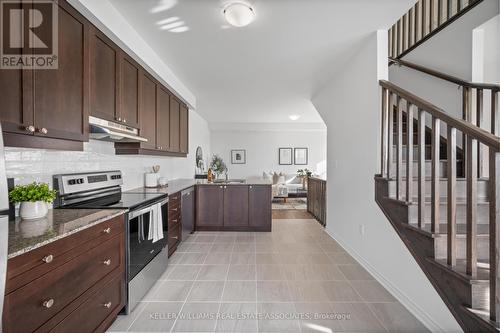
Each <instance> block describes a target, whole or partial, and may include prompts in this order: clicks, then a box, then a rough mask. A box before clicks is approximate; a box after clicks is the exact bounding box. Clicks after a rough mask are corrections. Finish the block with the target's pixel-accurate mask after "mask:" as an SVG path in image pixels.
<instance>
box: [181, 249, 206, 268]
mask: <svg viewBox="0 0 500 333" xmlns="http://www.w3.org/2000/svg"><path fill="white" fill-rule="evenodd" d="M206 256H207V254H206V253H191V252H186V253H183V254H182V257H181V258H180V259H179V261H178V263H177V264H179V265H201V264H203V262H204V261H205V258H206Z"/></svg>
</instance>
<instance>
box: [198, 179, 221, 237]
mask: <svg viewBox="0 0 500 333" xmlns="http://www.w3.org/2000/svg"><path fill="white" fill-rule="evenodd" d="M196 225H197V226H200V227H222V226H223V225H224V188H223V186H217V185H198V186H197V187H196Z"/></svg>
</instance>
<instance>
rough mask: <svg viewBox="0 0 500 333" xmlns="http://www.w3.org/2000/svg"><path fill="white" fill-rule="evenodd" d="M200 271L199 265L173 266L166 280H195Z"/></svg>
mask: <svg viewBox="0 0 500 333" xmlns="http://www.w3.org/2000/svg"><path fill="white" fill-rule="evenodd" d="M199 270H200V265H175V266H174V268H173V269H172V271H171V272H170V274H169V275H168V276H167V280H183V281H186V280H195V279H196V276H197V275H198V271H199Z"/></svg>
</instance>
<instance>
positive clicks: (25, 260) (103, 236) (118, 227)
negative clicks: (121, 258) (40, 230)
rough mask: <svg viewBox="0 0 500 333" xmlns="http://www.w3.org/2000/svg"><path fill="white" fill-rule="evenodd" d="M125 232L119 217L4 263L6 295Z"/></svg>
mask: <svg viewBox="0 0 500 333" xmlns="http://www.w3.org/2000/svg"><path fill="white" fill-rule="evenodd" d="M124 231H125V222H124V216H123V215H120V216H117V217H115V218H112V219H110V220H108V221H105V222H103V223H99V224H97V225H95V226H93V227H91V228H88V229H85V230H82V231H80V232H77V233H75V234H74V235H71V236H68V237H65V238H62V239H60V240H57V241H55V242H53V243H50V244H47V245H45V246H42V247H40V248H38V249H35V250H33V251H30V252H28V253H26V254H23V255H20V256H17V257H14V258H12V259H9V261H8V262H7V285H6V293H10V292H12V291H14V290H16V289H18V288H19V287H22V286H24V285H26V284H27V283H29V282H31V281H33V280H35V279H37V278H39V277H40V276H42V275H43V274H46V273H47V272H50V271H52V270H54V269H56V268H57V267H59V266H61V265H63V264H65V263H66V262H68V261H69V260H71V259H74V258H76V257H78V256H79V255H81V254H83V253H86V252H88V251H89V250H90V249H92V248H94V247H96V246H97V245H99V244H101V243H102V242H105V241H107V240H109V239H111V238H113V237H115V236H116V235H118V234H123V233H124Z"/></svg>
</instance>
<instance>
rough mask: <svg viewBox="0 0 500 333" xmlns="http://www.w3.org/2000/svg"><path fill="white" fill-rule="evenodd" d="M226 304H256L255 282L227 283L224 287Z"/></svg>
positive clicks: (223, 297)
mask: <svg viewBox="0 0 500 333" xmlns="http://www.w3.org/2000/svg"><path fill="white" fill-rule="evenodd" d="M222 301H224V302H256V301H257V292H256V284H255V281H226V284H225V286H224V295H223V296H222Z"/></svg>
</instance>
